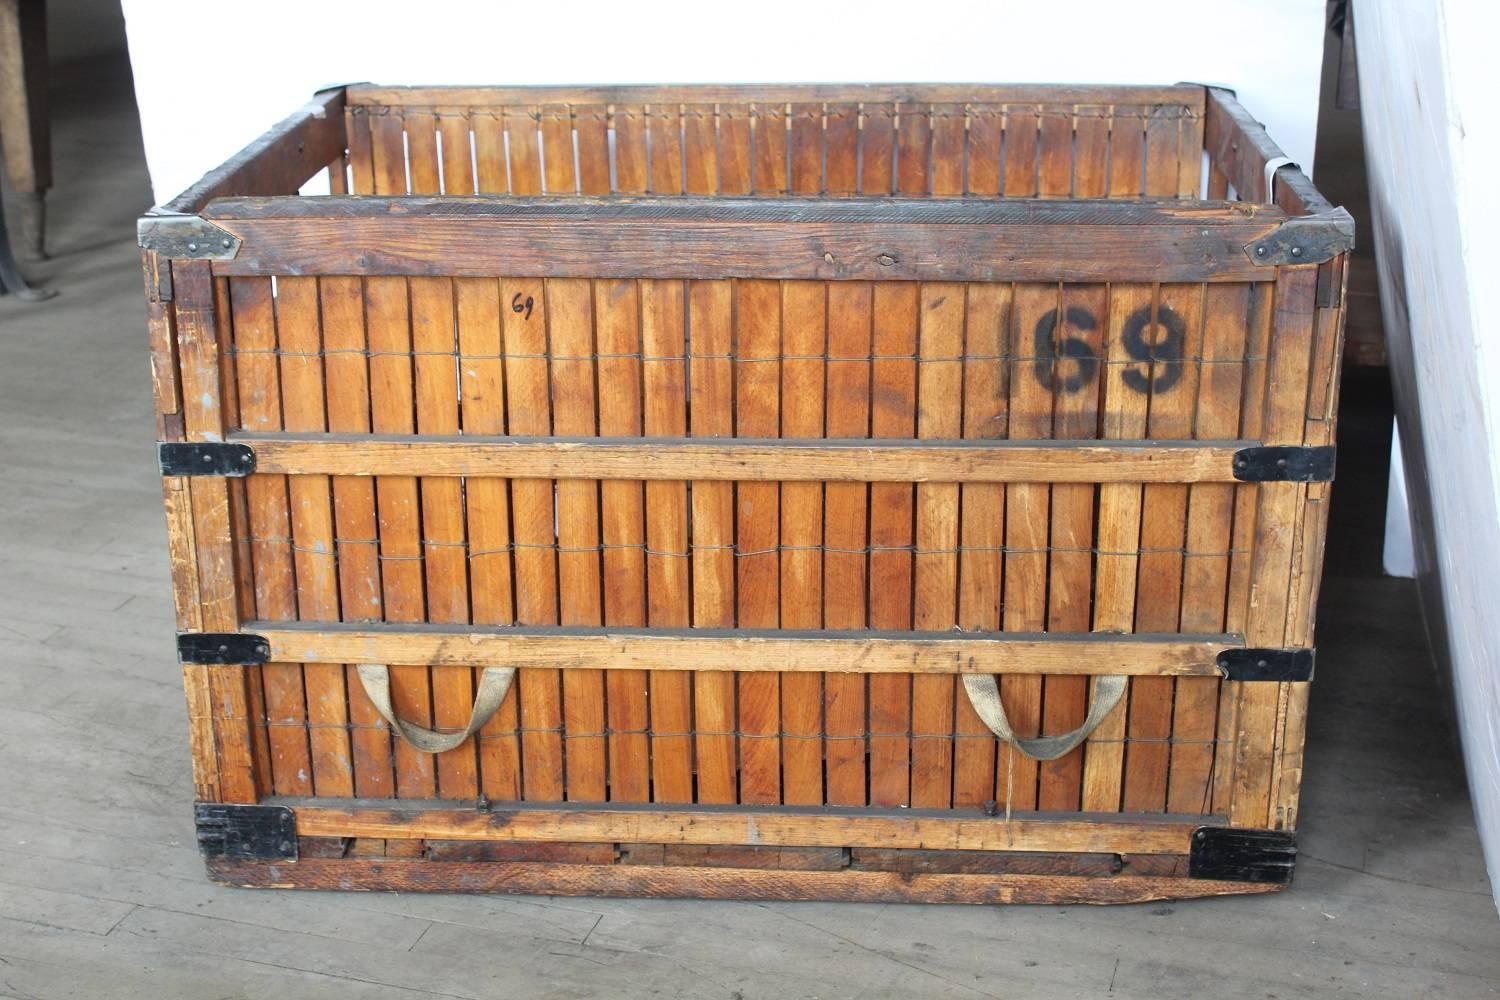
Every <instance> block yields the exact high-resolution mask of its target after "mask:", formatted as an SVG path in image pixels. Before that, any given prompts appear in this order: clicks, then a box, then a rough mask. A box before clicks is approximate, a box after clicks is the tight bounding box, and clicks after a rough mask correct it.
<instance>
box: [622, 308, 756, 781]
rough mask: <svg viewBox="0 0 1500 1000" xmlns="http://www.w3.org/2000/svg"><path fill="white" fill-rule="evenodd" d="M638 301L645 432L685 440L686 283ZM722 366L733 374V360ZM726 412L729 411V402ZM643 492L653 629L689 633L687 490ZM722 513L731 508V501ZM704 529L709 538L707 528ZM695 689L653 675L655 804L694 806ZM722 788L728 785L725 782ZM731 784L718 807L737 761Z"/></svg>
mask: <svg viewBox="0 0 1500 1000" xmlns="http://www.w3.org/2000/svg"><path fill="white" fill-rule="evenodd" d="M639 294H640V308H641V348H642V351H643V353H644V360H643V362H642V380H643V384H644V385H643V405H644V410H645V412H644V414H643V427H644V431H645V433H647V434H672V435H684V434H686V433H687V430H688V414H687V370H688V364H687V359H686V357H685V356H684V355H685V353H686V351H685V344H686V341H687V327H686V323H687V305H686V302H685V298H686V295H685V289H684V288H683V283H682V282H680V281H669V282H659V281H643V282H641V283H640V292H639ZM723 366H724V367H725V368H727V367H728V361H727V360H726V361H724V362H723ZM726 381H727V380H726ZM695 388H697V386H696V384H695ZM723 405H724V409H725V410H726V411H727V409H728V399H727V397H726V398H725V399H724V401H723ZM695 416H696V412H695ZM708 489H709V490H710V491H713V490H719V491H721V492H723V493H725V494H726V497H727V493H728V490H729V487H728V485H727V484H710V485H708ZM645 491H646V494H645V504H646V595H647V624H649V625H651V626H652V627H653V628H686V627H687V626H688V625H690V624H691V623H692V604H693V591H692V581H691V576H690V573H689V567H690V560H691V554H690V552H689V550H688V514H689V510H688V493H687V483H685V482H683V481H682V480H669V481H665V482H650V483H647V484H646V486H645ZM696 499H697V497H696V495H695V500H696ZM724 507H725V508H726V509H727V508H728V507H729V503H728V501H727V498H726V500H725V503H724ZM699 529H700V530H703V529H702V526H701V525H699ZM696 676H697V677H698V678H699V683H700V684H703V683H705V682H704V681H703V680H702V678H703V677H704V676H705V675H703V674H698V675H696ZM693 682H694V677H692V676H689V675H687V674H685V673H681V672H679V671H671V670H657V671H653V672H652V673H651V675H650V684H651V693H650V704H649V710H650V720H651V729H652V735H651V748H650V750H651V784H652V798H653V799H654V800H655V801H657V802H691V801H692V799H693V740H692V736H691V735H690V734H691V732H692V729H693ZM725 684H732V681H731V680H730V679H729V678H723V679H722V681H721V682H720V686H724V685H725ZM731 691H732V688H731ZM724 742H727V741H724ZM719 780H720V782H721V784H722V781H723V777H722V775H721V776H720V779H719ZM728 782H729V788H730V794H729V796H728V797H727V798H721V799H718V801H729V802H732V801H734V795H733V788H734V784H733V782H734V776H733V763H732V761H731V763H730V766H729V777H728ZM705 801H707V800H705Z"/></svg>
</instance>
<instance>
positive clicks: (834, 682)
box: [823, 153, 874, 806]
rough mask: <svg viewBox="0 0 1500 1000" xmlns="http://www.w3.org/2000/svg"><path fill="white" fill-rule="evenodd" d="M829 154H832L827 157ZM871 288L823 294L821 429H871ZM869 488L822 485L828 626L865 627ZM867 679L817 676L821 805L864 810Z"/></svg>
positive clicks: (841, 433)
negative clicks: (822, 733) (823, 776)
mask: <svg viewBox="0 0 1500 1000" xmlns="http://www.w3.org/2000/svg"><path fill="white" fill-rule="evenodd" d="M830 155H832V154H831V153H830ZM873 302H874V294H873V289H872V287H871V286H870V285H868V284H863V283H850V284H839V285H835V286H833V287H831V288H829V289H828V358H829V360H828V405H827V409H828V416H827V424H826V427H827V432H828V434H829V435H831V436H837V437H858V436H863V435H866V434H868V433H869V432H870V379H871V362H870V361H869V360H867V359H868V358H869V357H870V355H871V352H872V341H871V335H872V332H873V325H872V324H873V319H874V314H873ZM869 490H870V488H869V487H868V486H866V485H865V484H864V483H829V484H828V485H827V486H826V487H824V495H825V498H826V499H825V509H826V519H825V521H824V523H823V544H824V547H825V552H824V564H823V625H824V627H826V628H831V629H858V628H864V627H865V626H866V625H867V624H868V622H867V614H866V595H867V594H868V593H869V573H868V569H869V567H868V561H867V556H866V551H865V550H866V547H867V545H868V539H869V533H868V515H869ZM866 685H867V679H866V678H865V677H864V676H861V675H858V674H854V675H851V674H828V675H825V676H824V678H823V717H824V720H825V729H826V733H827V740H826V742H825V743H824V745H823V754H824V757H825V759H826V766H827V790H828V799H827V800H828V802H829V803H830V804H832V805H846V806H852V805H864V804H865V801H866V785H865V778H866V773H865V772H866V763H865V754H866V739H865V729H866V726H865V707H866V698H865V693H866Z"/></svg>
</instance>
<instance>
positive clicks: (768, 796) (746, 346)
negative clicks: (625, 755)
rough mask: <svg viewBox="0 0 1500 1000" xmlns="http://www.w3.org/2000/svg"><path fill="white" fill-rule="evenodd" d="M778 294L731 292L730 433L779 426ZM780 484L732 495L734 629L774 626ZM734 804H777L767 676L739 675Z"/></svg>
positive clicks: (758, 285)
mask: <svg viewBox="0 0 1500 1000" xmlns="http://www.w3.org/2000/svg"><path fill="white" fill-rule="evenodd" d="M781 309H782V303H781V286H780V284H779V283H778V282H775V281H746V282H741V283H739V284H738V285H737V286H736V289H735V314H734V331H735V346H736V354H735V361H734V402H735V411H734V413H735V424H734V430H735V433H736V434H737V435H738V434H745V435H754V436H756V437H775V436H776V435H777V434H778V433H779V432H780V426H781V392H780V390H781V378H780V372H779V368H780V357H781V353H782V311H781ZM780 501H781V488H780V484H779V483H776V482H774V481H773V482H764V481H758V482H742V483H739V484H738V486H737V487H736V491H735V524H736V528H735V558H736V561H737V565H736V567H735V569H736V574H735V575H736V580H735V594H736V603H737V611H738V614H737V617H736V620H737V622H738V623H739V625H740V627H742V628H776V627H777V626H778V625H779V624H780V605H781V602H780V596H779V595H780V573H779V564H780V560H779V558H778V556H779V549H780V545H781V533H780V520H779V513H778V511H779V508H780ZM737 681H738V687H739V725H738V726H737V727H736V729H737V731H738V733H739V760H740V801H741V802H742V803H745V804H754V805H766V804H769V803H774V802H778V801H780V799H781V740H780V732H781V680H780V676H779V675H778V674H776V673H774V672H770V671H758V672H753V673H746V674H741V675H739V676H738V677H737Z"/></svg>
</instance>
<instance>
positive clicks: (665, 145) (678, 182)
mask: <svg viewBox="0 0 1500 1000" xmlns="http://www.w3.org/2000/svg"><path fill="white" fill-rule="evenodd" d="M649 122H650V129H651V193H652V194H681V193H682V191H683V186H682V115H681V109H680V107H679V105H677V104H674V103H670V102H668V103H661V104H658V103H656V102H655V101H653V102H652V103H651V110H650V119H649Z"/></svg>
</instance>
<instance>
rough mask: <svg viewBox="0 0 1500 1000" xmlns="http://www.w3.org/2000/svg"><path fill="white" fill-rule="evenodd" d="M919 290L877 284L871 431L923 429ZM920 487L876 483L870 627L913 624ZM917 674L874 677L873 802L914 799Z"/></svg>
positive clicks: (903, 434)
mask: <svg viewBox="0 0 1500 1000" xmlns="http://www.w3.org/2000/svg"><path fill="white" fill-rule="evenodd" d="M918 292H919V289H918V287H917V286H916V285H912V284H896V283H889V284H887V283H881V284H877V285H875V287H874V292H873V295H872V298H873V303H874V313H875V315H874V319H873V328H874V329H873V332H872V337H873V340H874V344H875V355H874V356H875V357H876V358H878V359H880V360H877V361H875V362H874V363H873V364H872V366H871V369H872V370H871V381H870V434H871V437H873V438H912V437H915V436H916V432H917V360H916V359H917V328H918V325H919V316H920V312H919V308H918V307H919V301H918ZM914 504H915V488H914V487H912V486H911V485H908V484H905V483H875V484H872V485H871V487H870V627H871V628H883V629H909V628H911V627H912V578H913V574H912V564H913V558H912V552H911V547H912V545H913V544H914V543H915V541H916V539H915V537H914V535H913V534H912V526H913V518H914V510H915V506H914ZM911 684H912V679H911V677H910V676H907V675H903V674H895V675H893V676H888V677H887V676H873V677H871V678H870V803H871V804H872V805H883V806H901V805H909V804H910V802H911V758H910V755H911Z"/></svg>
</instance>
